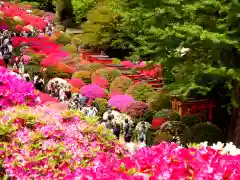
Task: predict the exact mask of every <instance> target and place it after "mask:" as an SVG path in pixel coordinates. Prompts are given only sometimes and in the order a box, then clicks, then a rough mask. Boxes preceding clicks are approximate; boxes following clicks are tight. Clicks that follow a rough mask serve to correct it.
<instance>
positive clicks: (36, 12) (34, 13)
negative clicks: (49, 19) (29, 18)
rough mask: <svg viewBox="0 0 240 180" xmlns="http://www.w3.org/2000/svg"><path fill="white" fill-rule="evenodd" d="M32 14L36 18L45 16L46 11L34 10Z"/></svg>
mask: <svg viewBox="0 0 240 180" xmlns="http://www.w3.org/2000/svg"><path fill="white" fill-rule="evenodd" d="M32 14H33V15H36V16H43V15H44V14H45V11H43V10H39V9H33V10H32Z"/></svg>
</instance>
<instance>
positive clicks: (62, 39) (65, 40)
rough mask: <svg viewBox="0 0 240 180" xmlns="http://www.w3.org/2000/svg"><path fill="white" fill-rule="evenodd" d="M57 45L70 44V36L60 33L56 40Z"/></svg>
mask: <svg viewBox="0 0 240 180" xmlns="http://www.w3.org/2000/svg"><path fill="white" fill-rule="evenodd" d="M55 41H56V42H57V43H58V44H62V45H64V46H65V45H67V44H69V43H71V36H70V35H69V34H67V33H62V34H61V35H60V36H59V37H58V38H57V39H56V40H55Z"/></svg>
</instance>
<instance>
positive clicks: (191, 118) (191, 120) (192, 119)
mask: <svg viewBox="0 0 240 180" xmlns="http://www.w3.org/2000/svg"><path fill="white" fill-rule="evenodd" d="M180 120H181V121H182V122H183V124H185V126H188V127H191V126H194V125H195V124H198V123H201V118H200V116H199V114H186V115H184V116H182V117H181V118H180Z"/></svg>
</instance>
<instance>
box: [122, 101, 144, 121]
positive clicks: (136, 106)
mask: <svg viewBox="0 0 240 180" xmlns="http://www.w3.org/2000/svg"><path fill="white" fill-rule="evenodd" d="M147 110H148V106H147V105H146V103H144V102H141V101H137V102H133V103H131V104H129V105H128V106H127V107H126V108H125V110H124V111H123V112H124V113H126V114H128V115H129V116H131V118H132V119H135V120H136V119H138V118H141V117H142V116H143V115H144V114H145V113H146V112H147Z"/></svg>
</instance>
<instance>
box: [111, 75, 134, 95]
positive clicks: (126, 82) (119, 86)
mask: <svg viewBox="0 0 240 180" xmlns="http://www.w3.org/2000/svg"><path fill="white" fill-rule="evenodd" d="M132 84H133V81H132V80H131V79H130V78H128V77H126V76H119V77H117V78H115V79H114V80H113V82H112V84H111V86H110V92H111V93H113V92H123V93H124V92H126V90H127V89H128V88H129V87H130V86H131V85H132Z"/></svg>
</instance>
